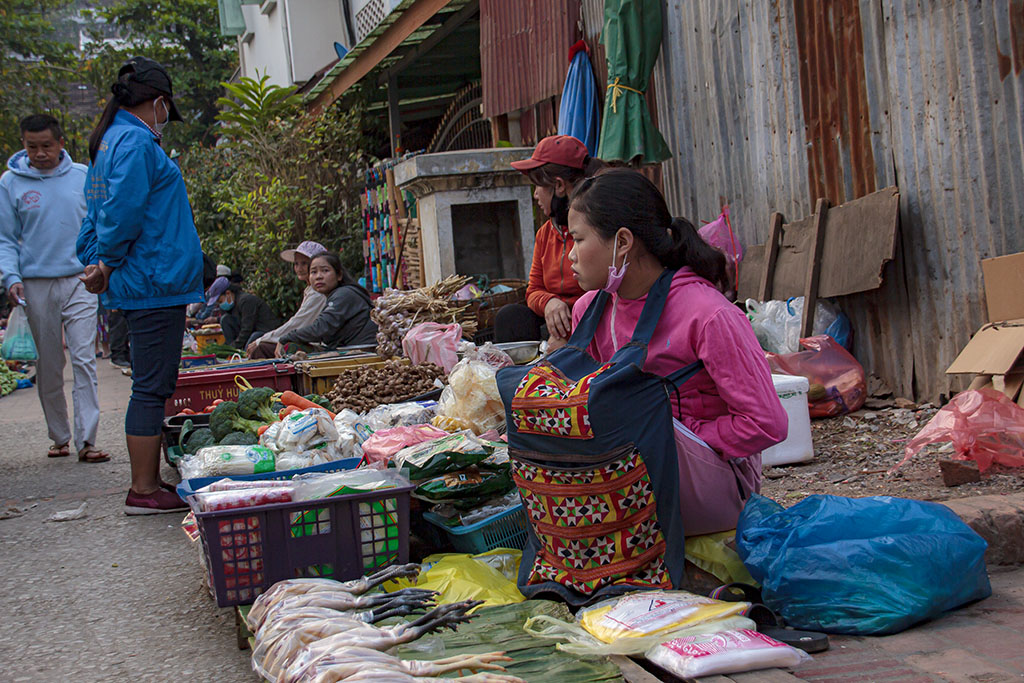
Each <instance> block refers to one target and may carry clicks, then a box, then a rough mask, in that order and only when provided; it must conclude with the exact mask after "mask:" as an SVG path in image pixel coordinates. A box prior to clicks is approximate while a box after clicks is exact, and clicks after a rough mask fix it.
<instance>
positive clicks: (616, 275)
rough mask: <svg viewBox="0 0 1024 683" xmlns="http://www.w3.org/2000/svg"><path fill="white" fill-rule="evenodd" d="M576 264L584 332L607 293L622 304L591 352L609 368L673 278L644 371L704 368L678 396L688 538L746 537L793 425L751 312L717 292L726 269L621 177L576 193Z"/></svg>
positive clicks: (647, 185) (578, 314)
mask: <svg viewBox="0 0 1024 683" xmlns="http://www.w3.org/2000/svg"><path fill="white" fill-rule="evenodd" d="M569 233H570V234H571V235H572V239H573V241H574V246H573V249H572V252H571V253H570V254H569V260H570V261H571V262H572V270H573V273H574V276H575V278H576V280H577V282H579V284H580V287H582V288H583V289H585V290H587V293H586V294H584V295H583V296H582V297H580V299H579V301H578V302H577V303H576V305H575V306H574V307H573V323H574V325H575V323H577V322H579V320H580V319H581V318H582V317H583V314H584V313H585V312H586V310H587V307H588V306H589V305H590V302H591V301H593V299H594V297H595V296H596V295H597V291H598V290H601V289H603V290H605V291H607V292H609V293H610V294H612V299H611V301H609V303H608V306H607V307H606V308H605V310H604V314H603V315H602V317H601V321H600V323H599V324H598V327H597V333H596V334H595V335H594V339H593V341H592V342H591V344H590V346H589V348H588V349H587V351H588V352H589V353H590V354H591V355H592V356H593V357H594V358H595V359H596V360H597V361H598V362H600V363H604V362H607V361H609V360H610V359H611V357H612V356H613V355H614V354H615V351H617V350H618V349H619V348H620V347H622V346H624V345H625V344H628V343H629V341H630V339H631V338H632V336H633V330H634V329H635V328H636V324H637V321H638V320H639V319H640V312H641V311H642V310H643V307H644V303H645V302H646V300H647V292H648V291H649V290H650V288H651V286H652V285H653V284H654V282H655V280H657V279H658V277H659V276H660V275H661V273H662V272H663V271H665V270H666V269H671V270H674V271H675V275H674V276H673V277H672V284H671V287H670V289H669V294H668V299H667V301H666V302H665V309H664V310H663V311H662V314H661V319H660V320H659V321H658V325H657V327H655V328H654V334H653V335H652V336H651V341H650V344H649V345H648V350H647V360H646V362H645V363H644V368H643V369H644V370H646V371H647V372H650V373H653V374H656V375H660V376H662V377H667V376H668V375H670V374H671V373H673V372H675V371H676V370H679V369H681V368H684V367H686V366H687V365H690V364H691V363H694V362H695V361H698V360H699V361H701V362H703V364H704V368H703V369H702V370H701V371H700V372H698V373H697V374H696V375H694V377H693V378H691V379H690V381H688V382H687V383H686V384H684V385H683V386H682V387H681V388H680V390H679V391H678V392H677V393H675V394H673V395H672V396H671V402H672V413H673V417H674V418H675V421H674V422H675V438H676V451H677V453H676V455H677V458H678V464H679V487H680V505H681V508H682V510H681V513H682V517H683V528H684V529H686V535H687V536H698V535H701V534H710V533H715V532H718V531H726V530H728V529H734V528H735V527H736V520H737V519H738V518H739V514H740V510H742V508H743V504H744V503H745V502H746V499H747V498H748V497H749V496H750V494H751V493H754V492H758V491H759V490H760V487H761V451H762V450H764V449H765V448H767V447H768V446H772V445H774V444H776V443H779V442H780V441H782V440H783V439H785V438H786V432H787V429H788V420H787V417H786V411H785V410H784V409H783V407H782V404H781V403H780V402H779V398H778V396H777V395H776V393H775V388H774V386H773V385H772V378H771V373H770V371H769V369H768V363H767V361H766V360H765V357H764V352H763V351H762V350H761V347H760V345H759V344H758V343H757V338H756V337H755V336H754V331H753V329H752V328H751V327H750V323H749V322H748V321H747V318H746V316H745V315H744V314H743V312H742V311H741V310H740V309H739V308H737V307H736V306H735V305H734V304H732V303H730V302H729V300H728V299H726V298H725V297H724V296H722V294H721V293H720V292H719V290H718V287H717V285H719V284H720V283H721V282H722V281H723V280H724V279H725V258H724V256H723V255H722V253H721V252H719V251H717V250H716V249H714V248H712V247H710V246H708V245H707V244H706V243H705V242H704V241H703V240H702V239H701V238H700V236H699V235H698V234H697V231H696V230H695V229H694V227H693V225H692V224H690V223H689V222H688V221H686V220H685V219H681V218H675V219H673V218H672V216H671V215H670V214H669V212H668V207H667V206H666V205H665V200H664V198H663V197H662V196H661V193H660V192H659V191H658V188H656V187H655V186H654V185H653V184H652V183H651V182H650V181H649V180H647V178H645V177H643V176H642V175H640V174H639V173H637V172H636V171H632V170H629V169H615V170H610V171H606V172H604V173H601V174H600V175H598V176H597V177H596V178H588V179H587V180H585V181H584V182H582V183H580V184H579V185H578V186H577V189H576V192H575V193H574V194H573V196H572V201H571V208H570V211H569Z"/></svg>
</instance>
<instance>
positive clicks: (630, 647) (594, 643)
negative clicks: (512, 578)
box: [523, 614, 757, 657]
mask: <svg viewBox="0 0 1024 683" xmlns="http://www.w3.org/2000/svg"><path fill="white" fill-rule="evenodd" d="M756 627H757V625H756V624H755V623H754V622H753V621H751V620H750V619H748V618H746V617H741V616H731V617H725V618H724V619H715V620H713V621H707V622H704V623H701V624H697V625H696V626H689V627H682V628H678V629H674V630H671V631H669V632H667V633H659V634H657V635H653V636H642V637H637V638H620V639H618V640H616V641H613V642H611V643H606V642H604V641H603V640H598V639H597V638H595V637H594V636H592V635H591V634H590V633H588V632H587V631H586V630H584V629H582V628H580V626H579V625H578V624H570V623H568V622H565V621H562V620H561V619H555V618H554V617H552V616H549V615H546V614H541V615H537V616H534V617H530V618H529V619H527V620H526V623H525V624H523V630H524V631H526V632H527V633H529V634H530V635H532V636H535V637H537V638H550V639H552V640H561V641H565V642H560V643H558V644H557V645H556V646H555V647H557V648H558V649H559V650H562V651H563V652H570V653H572V654H574V655H587V656H595V655H596V656H599V657H603V656H608V655H628V656H630V657H637V656H640V655H643V654H644V653H645V652H647V651H648V650H649V649H651V648H652V647H655V646H657V645H660V644H661V643H663V642H665V641H667V640H671V639H673V638H680V637H683V636H690V635H697V634H705V633H718V632H719V631H728V630H731V629H745V628H750V629H753V628H756Z"/></svg>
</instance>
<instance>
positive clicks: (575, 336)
mask: <svg viewBox="0 0 1024 683" xmlns="http://www.w3.org/2000/svg"><path fill="white" fill-rule="evenodd" d="M609 298H611V295H610V294H608V292H605V291H600V292H598V293H597V296H595V297H594V299H593V301H591V302H590V305H589V306H587V311H586V312H585V313H584V314H583V317H582V318H580V322H579V324H578V325H577V326H576V329H575V330H573V331H572V335H570V337H569V341H568V342H567V344H566V345H567V346H572V347H575V348H577V349H580V350H586V348H587V347H588V346H590V342H592V341H594V335H595V334H597V325H598V323H600V322H601V315H602V314H603V313H604V309H605V306H606V305H607V304H608V299H609Z"/></svg>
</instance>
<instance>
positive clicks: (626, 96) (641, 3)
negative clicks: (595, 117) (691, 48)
mask: <svg viewBox="0 0 1024 683" xmlns="http://www.w3.org/2000/svg"><path fill="white" fill-rule="evenodd" d="M602 40H603V41H604V47H605V52H606V54H607V58H608V88H607V91H606V92H605V98H604V116H602V117H601V118H602V124H601V142H600V145H599V146H598V151H597V155H598V156H599V157H600V158H601V159H604V160H605V161H627V162H636V163H641V164H656V163H658V162H661V161H664V160H665V159H668V158H669V157H671V156H672V152H670V151H669V149H668V145H666V144H665V138H663V137H661V133H659V132H658V129H657V128H655V127H654V124H653V123H652V122H651V113H650V112H649V111H648V110H647V100H646V99H645V97H644V93H646V92H647V84H648V83H649V82H650V79H651V69H653V68H654V62H655V61H657V59H658V51H659V50H661V2H660V0H605V3H604V32H603V38H602Z"/></svg>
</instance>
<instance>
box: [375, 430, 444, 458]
mask: <svg viewBox="0 0 1024 683" xmlns="http://www.w3.org/2000/svg"><path fill="white" fill-rule="evenodd" d="M445 436H448V432H446V431H444V430H443V429H438V428H437V427H432V426H430V425H428V424H420V425H412V426H410V427H391V428H389V429H380V430H377V431H376V432H374V433H373V435H372V436H371V437H370V438H369V439H367V440H366V441H364V442H363V446H362V448H363V457H364V458H365V460H366V462H367V463H369V464H371V465H372V464H374V463H378V462H381V463H388V462H390V461H391V459H392V458H393V457H394V456H395V454H396V453H399V452H400V451H402V450H408V449H409V448H412V447H416V446H417V445H418V444H422V443H424V442H428V441H434V440H436V439H439V438H441V437H445Z"/></svg>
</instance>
